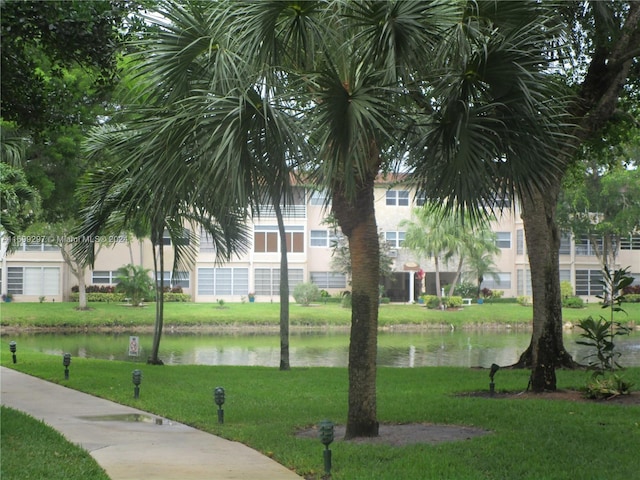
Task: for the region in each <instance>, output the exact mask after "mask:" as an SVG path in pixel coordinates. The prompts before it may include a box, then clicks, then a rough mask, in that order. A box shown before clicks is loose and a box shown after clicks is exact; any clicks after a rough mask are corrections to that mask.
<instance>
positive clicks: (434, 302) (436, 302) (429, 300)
mask: <svg viewBox="0 0 640 480" xmlns="http://www.w3.org/2000/svg"><path fill="white" fill-rule="evenodd" d="M424 304H425V305H426V306H427V308H432V309H433V308H440V298H439V297H437V296H435V295H424Z"/></svg>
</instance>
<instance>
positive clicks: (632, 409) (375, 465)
mask: <svg viewBox="0 0 640 480" xmlns="http://www.w3.org/2000/svg"><path fill="white" fill-rule="evenodd" d="M5 343H6V342H5ZM1 348H2V351H1V360H2V363H3V365H6V366H9V367H12V368H17V369H18V370H20V371H23V372H26V373H29V374H32V375H36V376H39V377H42V378H45V379H48V380H50V381H54V382H57V383H61V384H65V385H67V386H69V387H71V388H75V389H78V390H82V391H86V392H90V393H93V394H95V395H98V396H100V397H104V398H108V399H111V400H113V401H116V402H119V403H123V404H128V405H132V406H135V407H137V408H140V409H142V410H146V411H149V412H152V413H154V414H157V415H161V416H163V417H167V418H170V419H173V420H176V421H180V422H183V423H186V424H189V425H192V426H195V427H197V428H199V429H202V430H205V431H209V432H212V433H215V434H217V435H220V436H223V437H226V438H229V439H233V440H237V441H240V442H243V443H245V444H247V445H249V446H251V447H253V448H256V449H257V450H259V451H262V452H264V453H266V454H268V455H270V456H272V457H273V458H275V459H276V460H277V461H278V462H280V463H282V464H284V465H285V466H287V467H288V468H290V469H292V470H295V471H296V472H298V473H299V474H300V475H302V476H304V477H307V478H312V479H319V478H321V477H322V472H323V463H322V462H323V460H322V449H323V447H322V445H321V444H320V442H319V441H318V440H316V439H303V438H298V437H296V435H295V433H296V432H297V431H298V430H299V429H303V428H306V427H309V426H311V425H315V424H317V423H318V422H319V421H321V420H322V419H325V418H329V419H331V420H333V421H334V422H336V423H337V424H344V422H345V420H346V414H347V388H348V376H347V370H346V369H344V368H299V369H298V368H296V369H293V370H291V371H289V372H280V371H279V370H277V369H275V368H273V369H271V368H262V367H217V366H216V367H212V366H195V365H180V366H163V367H157V366H155V367H152V366H144V367H142V368H143V372H144V380H143V383H142V385H141V391H140V398H139V399H138V400H136V399H134V398H133V385H132V383H131V370H132V365H131V363H128V362H116V361H100V360H91V359H82V358H77V359H74V362H73V365H72V370H71V376H70V379H69V380H68V381H65V380H64V379H63V378H64V371H63V368H62V367H61V365H60V359H59V358H58V356H47V355H44V354H35V355H33V356H30V358H29V359H28V360H26V361H20V362H19V363H18V364H17V365H15V366H14V365H12V364H11V357H10V353H9V351H8V346H7V345H5V344H2V347H1ZM528 374H529V372H527V371H522V370H501V371H499V372H498V373H497V375H496V377H495V382H496V388H497V390H498V391H503V390H508V391H520V390H523V389H524V388H525V387H526V385H527V379H528ZM624 375H625V378H627V379H628V380H630V381H633V382H635V384H636V386H638V385H640V368H631V369H628V370H627V371H625V373H624ZM586 376H587V373H585V372H583V371H559V372H558V384H559V387H560V388H564V389H568V388H579V387H580V386H582V385H583V384H584V382H585V379H586ZM488 383H489V378H488V372H487V371H486V370H475V369H465V368H445V367H438V368H428V367H427V368H415V369H408V368H407V369H399V368H380V369H379V375H378V397H377V398H378V415H379V420H380V421H381V422H383V423H414V422H419V423H438V424H455V425H466V426H474V427H480V428H483V429H488V430H491V432H492V433H491V434H490V435H487V436H484V437H479V438H474V439H471V440H465V441H459V442H451V443H442V444H438V445H426V444H422V445H412V446H405V447H392V446H384V445H369V444H358V443H351V442H344V441H337V442H335V443H334V444H333V445H332V447H331V448H332V451H333V477H332V478H334V479H336V480H339V479H349V480H358V479H389V480H397V479H506V478H509V479H511V478H514V479H515V478H518V479H535V480H539V479H567V480H574V479H577V478H579V479H581V480H588V479H593V480H596V479H602V478H607V479H625V480H626V479H629V478H634V476H637V473H638V463H637V454H638V451H640V406H637V405H635V406H621V405H614V404H611V403H607V402H568V401H557V400H547V399H544V398H540V399H530V400H525V399H509V400H508V399H491V398H479V397H470V396H464V395H460V394H462V393H465V392H471V391H477V390H487V389H488ZM219 385H220V386H223V387H225V389H226V392H227V402H226V403H225V406H224V408H225V424H224V425H219V424H218V423H217V414H216V406H215V404H214V402H213V396H212V392H213V389H214V387H216V386H219ZM3 427H4V425H3ZM3 434H4V428H3ZM4 446H5V445H4V437H3V449H2V450H3V464H4V455H5V448H4ZM23 458H27V457H23ZM3 474H4V467H3ZM4 478H5V477H4V475H3V479H4ZM8 478H9V477H8ZM25 478H26V477H25ZM87 478H89V477H87ZM92 478H93V477H92ZM96 478H99V477H96Z"/></svg>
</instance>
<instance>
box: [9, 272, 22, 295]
mask: <svg viewBox="0 0 640 480" xmlns="http://www.w3.org/2000/svg"><path fill="white" fill-rule="evenodd" d="M23 279H24V269H23V268H22V267H9V268H8V269H7V293H14V294H16V295H21V294H22V285H23Z"/></svg>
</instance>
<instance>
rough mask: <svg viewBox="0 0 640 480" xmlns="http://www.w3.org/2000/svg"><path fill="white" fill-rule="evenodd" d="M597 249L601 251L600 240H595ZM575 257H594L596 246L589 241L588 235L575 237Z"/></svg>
mask: <svg viewBox="0 0 640 480" xmlns="http://www.w3.org/2000/svg"><path fill="white" fill-rule="evenodd" d="M596 242H597V248H600V250H602V243H603V241H602V238H599V239H597V240H596ZM575 243H576V256H584V257H593V256H595V255H596V245H594V244H593V242H592V241H591V240H590V239H589V236H588V235H581V236H580V237H576V242H575Z"/></svg>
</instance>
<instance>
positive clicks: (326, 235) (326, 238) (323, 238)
mask: <svg viewBox="0 0 640 480" xmlns="http://www.w3.org/2000/svg"><path fill="white" fill-rule="evenodd" d="M337 240H338V237H337V236H336V235H335V234H334V232H333V230H311V231H310V232H309V245H310V246H312V247H331V246H332V245H333V244H334V243H335V242H336V241H337Z"/></svg>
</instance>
